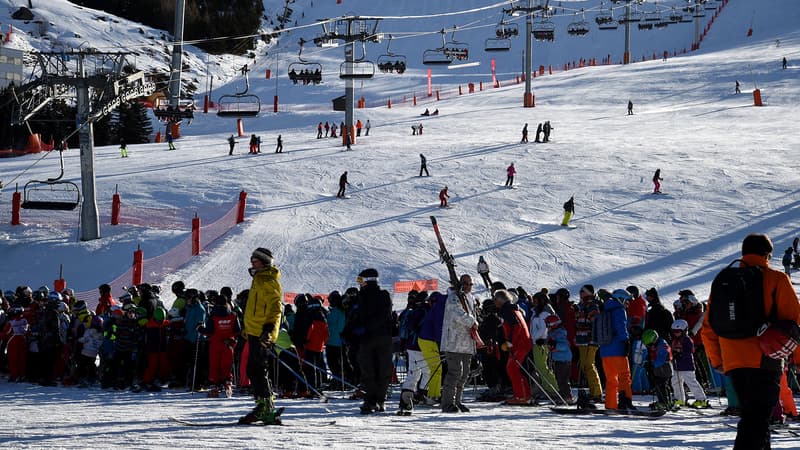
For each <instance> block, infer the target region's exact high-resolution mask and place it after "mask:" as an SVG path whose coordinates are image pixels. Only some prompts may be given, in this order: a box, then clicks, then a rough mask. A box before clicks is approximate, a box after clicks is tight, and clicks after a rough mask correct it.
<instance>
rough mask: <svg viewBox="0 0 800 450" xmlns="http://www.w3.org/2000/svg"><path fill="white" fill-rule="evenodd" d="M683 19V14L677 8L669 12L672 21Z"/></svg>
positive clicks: (676, 21)
mask: <svg viewBox="0 0 800 450" xmlns="http://www.w3.org/2000/svg"><path fill="white" fill-rule="evenodd" d="M681 19H683V14H681V13H679V12H678V11H675V8H673V9H672V12H671V13H670V14H669V21H670V22H672V23H678V22H680V21H681Z"/></svg>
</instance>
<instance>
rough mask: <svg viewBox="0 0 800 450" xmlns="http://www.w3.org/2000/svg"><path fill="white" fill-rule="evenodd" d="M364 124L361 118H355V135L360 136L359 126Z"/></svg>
mask: <svg viewBox="0 0 800 450" xmlns="http://www.w3.org/2000/svg"><path fill="white" fill-rule="evenodd" d="M363 126H364V124H362V123H361V119H358V120H356V137H361V128H362V127H363Z"/></svg>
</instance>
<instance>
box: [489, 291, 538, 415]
mask: <svg viewBox="0 0 800 450" xmlns="http://www.w3.org/2000/svg"><path fill="white" fill-rule="evenodd" d="M492 299H493V300H494V305H495V307H496V308H497V309H498V311H500V318H501V320H502V323H503V326H502V330H503V331H502V339H503V342H502V343H501V344H500V348H501V350H503V351H507V352H508V362H507V363H506V373H507V374H508V378H509V379H510V380H511V386H512V389H513V391H514V398H511V399H509V400H508V401H507V402H506V403H508V404H509V405H527V404H529V403H530V401H531V385H530V381H529V380H527V379H525V376H524V375H523V374H522V370H521V369H522V364H524V362H525V359H526V358H527V357H528V353H530V351H531V348H532V346H533V343H532V341H531V334H530V331H528V327H527V326H526V324H525V318H523V317H522V312H521V311H520V310H519V308H518V307H517V305H516V303H515V301H514V296H513V295H512V294H511V293H510V292H509V291H507V290H505V289H498V290H497V291H495V293H494V295H493V296H492Z"/></svg>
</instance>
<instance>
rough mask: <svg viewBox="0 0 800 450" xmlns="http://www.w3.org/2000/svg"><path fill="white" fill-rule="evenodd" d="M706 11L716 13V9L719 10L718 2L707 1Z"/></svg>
mask: <svg viewBox="0 0 800 450" xmlns="http://www.w3.org/2000/svg"><path fill="white" fill-rule="evenodd" d="M705 9H707V10H709V11H714V10H715V9H717V2H715V1H713V0H706V2H705Z"/></svg>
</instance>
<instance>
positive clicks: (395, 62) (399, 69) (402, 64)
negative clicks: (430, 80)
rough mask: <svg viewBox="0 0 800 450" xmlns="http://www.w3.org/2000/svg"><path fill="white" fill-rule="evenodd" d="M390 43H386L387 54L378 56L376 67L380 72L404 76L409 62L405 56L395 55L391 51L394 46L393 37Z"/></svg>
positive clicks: (390, 38)
mask: <svg viewBox="0 0 800 450" xmlns="http://www.w3.org/2000/svg"><path fill="white" fill-rule="evenodd" d="M388 37H389V41H388V42H387V43H386V53H385V54H383V55H380V56H378V60H377V61H376V65H377V66H378V70H380V71H381V72H383V73H396V74H398V75H402V74H403V73H404V72H405V71H406V67H408V61H407V59H406V57H405V56H404V55H398V54H396V53H393V52H392V51H391V49H390V47H391V45H392V35H391V34H390V35H389V36H388Z"/></svg>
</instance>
